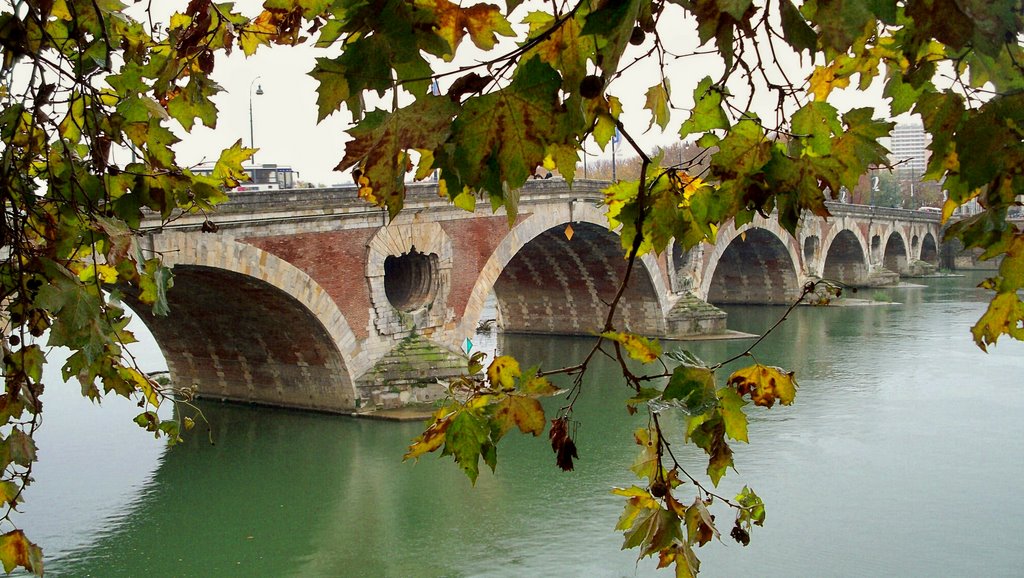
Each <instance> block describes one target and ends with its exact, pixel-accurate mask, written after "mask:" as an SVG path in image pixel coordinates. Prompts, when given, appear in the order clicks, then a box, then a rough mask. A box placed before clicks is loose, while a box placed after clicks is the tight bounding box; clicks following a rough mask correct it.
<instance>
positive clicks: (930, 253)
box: [918, 231, 939, 266]
mask: <svg viewBox="0 0 1024 578" xmlns="http://www.w3.org/2000/svg"><path fill="white" fill-rule="evenodd" d="M918 259H920V260H921V261H925V262H926V263H931V264H932V265H935V266H938V265H939V247H938V244H937V243H936V242H935V236H934V235H932V233H931V231H929V232H927V233H925V234H924V237H922V240H921V253H920V255H918Z"/></svg>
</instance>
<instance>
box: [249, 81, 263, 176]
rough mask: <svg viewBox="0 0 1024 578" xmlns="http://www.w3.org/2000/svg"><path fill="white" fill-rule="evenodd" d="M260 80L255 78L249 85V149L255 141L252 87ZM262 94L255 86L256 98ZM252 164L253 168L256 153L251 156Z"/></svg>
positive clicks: (258, 86)
mask: <svg viewBox="0 0 1024 578" xmlns="http://www.w3.org/2000/svg"><path fill="white" fill-rule="evenodd" d="M260 78H262V77H260V76H257V77H256V78H254V79H252V82H250V83H249V148H256V141H255V139H253V124H252V85H254V84H256V81H257V80H259V79H260ZM262 94H263V87H262V86H260V85H256V96H260V95H262ZM252 164H253V166H255V165H256V153H253V155H252Z"/></svg>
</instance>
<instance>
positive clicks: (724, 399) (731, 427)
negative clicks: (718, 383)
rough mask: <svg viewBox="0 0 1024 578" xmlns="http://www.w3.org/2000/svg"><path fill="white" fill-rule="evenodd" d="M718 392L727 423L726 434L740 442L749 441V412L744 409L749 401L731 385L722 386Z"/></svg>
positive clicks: (719, 403) (723, 419) (721, 409)
mask: <svg viewBox="0 0 1024 578" xmlns="http://www.w3.org/2000/svg"><path fill="white" fill-rule="evenodd" d="M716 393H717V395H718V406H719V412H720V413H721V414H722V421H723V422H724V423H725V435H727V436H729V437H730V438H732V439H734V440H736V441H738V442H744V443H746V442H748V441H749V440H748V439H747V414H746V413H745V412H744V411H743V406H745V405H747V401H746V400H745V399H743V398H742V397H740V394H738V393H736V390H735V389H733V388H731V387H721V388H719V389H718V391H717V392H716Z"/></svg>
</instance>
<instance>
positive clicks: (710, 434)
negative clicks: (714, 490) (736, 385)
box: [686, 410, 733, 486]
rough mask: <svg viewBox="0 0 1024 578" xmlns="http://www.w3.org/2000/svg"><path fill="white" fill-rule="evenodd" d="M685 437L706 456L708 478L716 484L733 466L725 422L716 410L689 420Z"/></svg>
mask: <svg viewBox="0 0 1024 578" xmlns="http://www.w3.org/2000/svg"><path fill="white" fill-rule="evenodd" d="M686 430H687V435H688V436H689V438H690V439H691V440H693V443H694V445H696V446H697V447H699V448H701V449H702V450H704V452H705V453H707V454H708V468H707V473H708V476H710V477H711V483H713V484H714V485H716V486H717V485H718V482H719V481H720V480H721V479H722V476H724V475H725V470H726V469H727V468H729V467H732V466H733V462H732V448H730V447H729V444H728V443H727V442H726V441H725V421H724V420H723V419H722V415H721V413H719V412H718V411H717V410H716V411H712V412H711V413H710V414H704V415H701V416H694V417H691V418H689V421H688V423H687V426H686Z"/></svg>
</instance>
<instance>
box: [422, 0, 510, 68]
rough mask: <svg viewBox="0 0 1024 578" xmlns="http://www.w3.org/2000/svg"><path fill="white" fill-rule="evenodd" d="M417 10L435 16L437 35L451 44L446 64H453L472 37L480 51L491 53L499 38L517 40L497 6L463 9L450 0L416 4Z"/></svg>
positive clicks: (487, 5)
mask: <svg viewBox="0 0 1024 578" xmlns="http://www.w3.org/2000/svg"><path fill="white" fill-rule="evenodd" d="M415 4H416V6H417V7H420V8H424V9H427V10H429V11H431V12H433V14H434V16H435V24H434V26H435V32H436V33H437V35H438V36H440V37H441V38H443V39H444V40H445V42H447V43H448V46H449V51H448V53H447V54H445V60H448V61H451V59H452V58H453V57H454V55H455V51H456V50H457V49H458V47H459V44H461V43H462V39H463V38H464V37H465V36H466V34H467V33H468V34H469V35H470V38H471V39H472V40H473V44H475V45H476V46H477V47H478V48H481V49H483V50H490V49H492V48H494V45H495V44H496V43H497V40H498V39H497V36H498V35H501V36H515V31H513V30H512V26H511V25H510V24H509V22H508V20H507V19H506V18H505V16H504V14H503V12H502V9H501V8H500V7H498V6H495V5H494V4H473V5H471V6H469V7H466V8H463V7H462V6H459V5H458V4H454V3H452V2H449V0H415Z"/></svg>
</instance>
